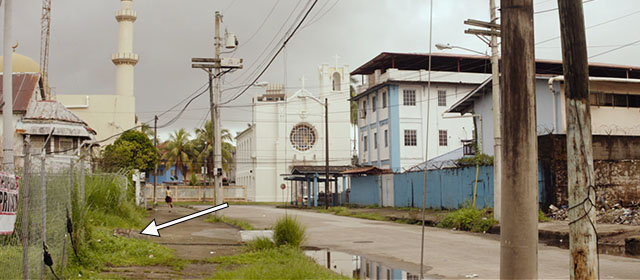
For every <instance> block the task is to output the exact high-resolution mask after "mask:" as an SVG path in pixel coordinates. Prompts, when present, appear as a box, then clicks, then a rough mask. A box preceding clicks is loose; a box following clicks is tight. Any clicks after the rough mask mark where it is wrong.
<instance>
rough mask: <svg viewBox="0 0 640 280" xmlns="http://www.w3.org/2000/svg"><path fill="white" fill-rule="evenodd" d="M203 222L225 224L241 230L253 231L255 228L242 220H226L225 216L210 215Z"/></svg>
mask: <svg viewBox="0 0 640 280" xmlns="http://www.w3.org/2000/svg"><path fill="white" fill-rule="evenodd" d="M204 221H205V222H209V223H225V224H229V225H234V226H237V227H239V228H241V229H243V230H255V228H254V227H253V226H252V225H251V224H249V223H248V222H246V221H243V220H238V219H232V218H228V217H226V216H225V215H213V214H212V215H209V216H208V217H207V218H206V219H204Z"/></svg>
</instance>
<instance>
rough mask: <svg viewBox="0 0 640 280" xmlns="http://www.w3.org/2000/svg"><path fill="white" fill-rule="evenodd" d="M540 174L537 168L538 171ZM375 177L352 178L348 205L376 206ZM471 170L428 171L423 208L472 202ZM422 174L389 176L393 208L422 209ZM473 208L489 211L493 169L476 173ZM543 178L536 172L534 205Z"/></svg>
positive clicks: (541, 193)
mask: <svg viewBox="0 0 640 280" xmlns="http://www.w3.org/2000/svg"><path fill="white" fill-rule="evenodd" d="M538 170H541V168H538ZM378 178H379V177H378V176H366V177H352V178H351V193H350V203H354V204H359V205H373V204H379V202H380V185H379V182H378V180H379V179H378ZM475 178H476V168H475V167H465V168H455V169H441V170H431V171H429V172H428V174H427V201H426V202H427V203H426V207H427V208H434V209H457V208H459V207H460V206H462V205H463V204H464V203H465V202H467V201H472V200H473V188H474V182H475ZM423 179H424V173H423V172H406V173H396V174H394V176H393V187H394V191H393V196H394V206H395V207H422V196H423V195H422V194H423V184H422V182H423ZM477 191H478V192H477V197H476V207H477V208H484V207H493V166H480V168H479V169H478V190H477ZM544 191H545V187H544V178H543V175H542V172H540V171H538V201H544V198H545V192H544Z"/></svg>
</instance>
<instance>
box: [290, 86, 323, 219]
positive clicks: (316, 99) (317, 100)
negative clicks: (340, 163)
mask: <svg viewBox="0 0 640 280" xmlns="http://www.w3.org/2000/svg"><path fill="white" fill-rule="evenodd" d="M298 97H299V98H307V97H308V98H311V99H312V100H313V101H315V102H318V104H320V105H322V106H324V172H325V175H324V176H325V178H324V179H325V180H324V208H325V209H329V102H328V101H327V98H325V99H324V104H322V101H320V100H319V99H318V98H316V97H315V96H298Z"/></svg>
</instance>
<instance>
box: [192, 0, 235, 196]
mask: <svg viewBox="0 0 640 280" xmlns="http://www.w3.org/2000/svg"><path fill="white" fill-rule="evenodd" d="M215 17H216V18H215V21H216V22H215V38H214V45H215V57H214V58H192V59H191V62H201V63H206V64H192V65H191V68H201V69H204V70H205V71H207V73H208V74H209V106H210V110H211V125H212V129H213V139H212V140H213V141H212V143H211V144H212V145H213V168H212V169H213V170H211V172H212V174H213V176H214V190H213V196H214V199H213V200H214V203H215V204H221V203H222V140H221V128H222V127H221V124H220V109H219V105H220V101H221V99H222V97H221V90H220V78H221V76H222V74H224V73H223V72H221V69H222V68H226V69H241V68H242V59H240V58H220V46H221V45H222V40H221V38H220V23H221V22H222V14H221V13H220V12H219V11H216V15H215ZM225 39H226V43H225V47H226V48H235V47H236V46H237V42H236V40H235V36H234V35H233V34H229V33H227V34H226V38H225ZM225 72H226V71H225ZM213 79H215V88H213V87H212V84H211V83H212V80H213ZM213 90H215V92H214V91H213Z"/></svg>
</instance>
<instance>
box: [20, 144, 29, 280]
mask: <svg viewBox="0 0 640 280" xmlns="http://www.w3.org/2000/svg"><path fill="white" fill-rule="evenodd" d="M24 151H25V152H24V173H23V176H24V178H23V180H22V195H23V197H22V225H21V227H22V279H25V280H26V279H29V170H30V169H31V165H30V164H31V163H30V157H31V136H30V135H28V134H27V137H26V139H25V141H24Z"/></svg>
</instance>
